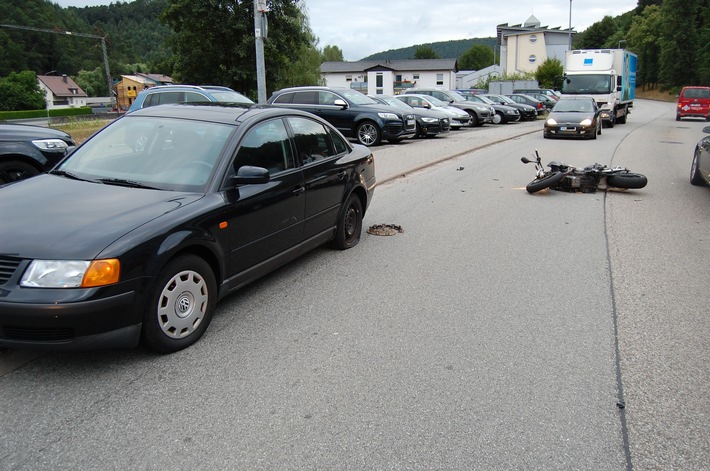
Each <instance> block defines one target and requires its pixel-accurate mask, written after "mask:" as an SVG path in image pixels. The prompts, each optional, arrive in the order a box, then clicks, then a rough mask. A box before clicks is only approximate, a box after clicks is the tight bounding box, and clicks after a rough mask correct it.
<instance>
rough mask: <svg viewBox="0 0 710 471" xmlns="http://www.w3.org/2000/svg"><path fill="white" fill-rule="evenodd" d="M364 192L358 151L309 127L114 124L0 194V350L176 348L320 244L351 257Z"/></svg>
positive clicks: (367, 177)
mask: <svg viewBox="0 0 710 471" xmlns="http://www.w3.org/2000/svg"><path fill="white" fill-rule="evenodd" d="M137 133H141V134H142V135H147V136H149V140H148V141H147V142H146V143H145V145H144V146H141V147H140V148H138V149H137V148H136V147H135V146H134V141H135V135H136V134H137ZM374 187H375V168H374V159H373V156H372V153H371V152H370V150H369V149H367V148H366V147H364V146H361V145H357V144H355V145H352V144H350V143H349V142H348V141H347V140H346V139H345V138H344V137H343V136H342V135H341V134H340V133H339V132H338V131H336V130H335V129H334V128H333V127H332V126H331V125H329V124H328V123H327V122H325V121H324V120H322V119H320V118H318V117H316V116H314V115H312V114H309V113H304V112H301V111H298V110H287V109H279V108H271V107H258V108H257V107H254V108H252V109H248V110H247V109H240V108H229V107H224V106H221V105H213V106H208V105H204V104H203V105H189V104H184V105H163V106H156V107H151V108H146V109H142V110H138V111H135V112H133V113H131V114H128V115H125V116H124V117H122V118H120V119H118V120H116V121H114V122H113V123H112V124H110V125H109V126H107V127H106V128H104V129H103V130H102V131H100V132H99V133H97V134H96V135H94V136H93V137H92V138H91V139H89V140H88V141H87V142H85V143H84V144H83V145H82V146H81V147H79V148H78V149H76V151H74V152H73V153H72V154H71V155H69V157H67V158H66V159H65V160H64V161H62V162H61V163H60V164H59V165H58V166H57V167H55V168H54V169H52V170H51V171H50V172H49V173H48V174H45V175H40V176H37V177H34V178H30V179H27V180H23V181H20V182H16V183H14V184H12V185H6V186H4V187H2V188H0V219H1V220H2V221H5V223H3V224H0V292H1V293H2V295H1V296H0V346H2V347H11V348H18V347H33V348H38V347H39V348H43V347H44V348H51V349H86V348H130V347H134V346H136V345H137V344H138V343H139V340H141V339H142V340H143V342H144V344H145V345H146V346H148V347H149V348H151V349H153V350H156V351H159V352H172V351H176V350H179V349H182V348H185V347H187V346H189V345H191V344H192V343H194V342H195V341H197V340H198V339H199V338H200V336H201V335H202V334H203V333H204V332H205V330H206V329H207V326H208V325H209V323H210V319H211V318H212V315H213V312H214V310H215V304H216V302H217V300H218V299H221V298H223V297H224V296H225V295H227V294H229V293H231V292H233V291H235V290H236V289H238V288H240V287H242V286H244V285H246V284H247V283H249V282H251V281H253V280H255V279H256V278H258V277H260V276H262V275H264V274H266V273H268V272H270V271H272V270H274V269H275V268H277V267H279V266H281V265H283V264H285V263H287V262H289V261H291V260H293V259H295V258H296V257H298V256H300V255H301V254H303V253H305V252H307V251H309V250H311V249H313V248H315V247H318V246H320V245H322V244H324V243H328V242H330V243H331V244H332V246H333V247H335V248H337V249H347V248H350V247H353V246H354V245H356V244H357V243H358V241H359V239H360V234H361V229H362V218H363V215H364V213H365V211H366V209H367V207H368V205H369V203H370V200H371V199H372V195H373V191H374ZM8 221H11V223H7V222H8Z"/></svg>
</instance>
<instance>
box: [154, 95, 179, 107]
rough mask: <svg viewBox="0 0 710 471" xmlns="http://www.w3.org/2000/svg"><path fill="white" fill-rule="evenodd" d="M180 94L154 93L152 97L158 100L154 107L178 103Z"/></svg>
mask: <svg viewBox="0 0 710 471" xmlns="http://www.w3.org/2000/svg"><path fill="white" fill-rule="evenodd" d="M182 94H183V93H182V92H166V93H156V94H155V95H154V96H155V97H157V98H158V102H157V103H154V104H155V105H164V104H166V103H180V102H181V101H182V100H181V96H180V95H182Z"/></svg>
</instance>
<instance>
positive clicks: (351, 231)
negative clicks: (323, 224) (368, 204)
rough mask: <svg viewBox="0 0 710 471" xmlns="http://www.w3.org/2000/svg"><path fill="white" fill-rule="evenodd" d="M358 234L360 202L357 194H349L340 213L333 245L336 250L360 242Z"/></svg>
mask: <svg viewBox="0 0 710 471" xmlns="http://www.w3.org/2000/svg"><path fill="white" fill-rule="evenodd" d="M360 234H362V202H361V201H360V198H358V196H357V195H355V194H351V195H350V196H349V197H348V199H347V202H346V203H345V206H344V207H343V210H342V212H341V213H340V219H339V220H338V227H337V228H336V229H335V238H334V239H333V247H334V248H336V249H338V250H346V249H350V248H352V247H355V246H356V245H357V244H358V242H360Z"/></svg>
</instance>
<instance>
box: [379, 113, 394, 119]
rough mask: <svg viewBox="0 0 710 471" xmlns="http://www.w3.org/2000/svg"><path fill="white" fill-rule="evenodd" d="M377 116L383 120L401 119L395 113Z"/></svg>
mask: <svg viewBox="0 0 710 471" xmlns="http://www.w3.org/2000/svg"><path fill="white" fill-rule="evenodd" d="M377 116H379V117H380V118H382V119H399V116H397V115H396V114H394V113H377Z"/></svg>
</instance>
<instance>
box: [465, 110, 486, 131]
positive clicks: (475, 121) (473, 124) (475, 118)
mask: <svg viewBox="0 0 710 471" xmlns="http://www.w3.org/2000/svg"><path fill="white" fill-rule="evenodd" d="M467 112H468V114H469V116H471V127H472V128H476V127H478V126H483V123H481V121H480V120H479V119H478V115H477V114H476V112H475V111H470V110H469V111H467Z"/></svg>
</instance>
